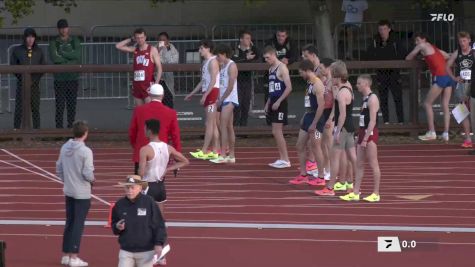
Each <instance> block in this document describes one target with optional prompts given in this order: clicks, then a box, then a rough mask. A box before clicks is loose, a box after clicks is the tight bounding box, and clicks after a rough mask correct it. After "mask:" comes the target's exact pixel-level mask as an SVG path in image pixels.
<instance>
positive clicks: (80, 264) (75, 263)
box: [69, 258, 89, 267]
mask: <svg viewBox="0 0 475 267" xmlns="http://www.w3.org/2000/svg"><path fill="white" fill-rule="evenodd" d="M69 266H70V267H85V266H89V264H88V263H87V262H85V261H83V260H81V259H80V258H71V259H70V260H69Z"/></svg>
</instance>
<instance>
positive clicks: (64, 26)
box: [56, 19, 69, 29]
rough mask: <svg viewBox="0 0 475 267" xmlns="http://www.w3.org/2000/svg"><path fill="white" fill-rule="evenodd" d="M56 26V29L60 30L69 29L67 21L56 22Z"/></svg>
mask: <svg viewBox="0 0 475 267" xmlns="http://www.w3.org/2000/svg"><path fill="white" fill-rule="evenodd" d="M56 26H57V27H58V29H62V28H67V27H69V26H68V21H67V20H65V19H60V20H58V23H57V24H56Z"/></svg>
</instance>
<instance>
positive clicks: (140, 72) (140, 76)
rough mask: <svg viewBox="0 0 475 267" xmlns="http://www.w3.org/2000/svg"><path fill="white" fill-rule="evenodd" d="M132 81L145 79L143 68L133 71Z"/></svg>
mask: <svg viewBox="0 0 475 267" xmlns="http://www.w3.org/2000/svg"><path fill="white" fill-rule="evenodd" d="M134 81H136V82H142V81H145V71H144V70H136V71H134Z"/></svg>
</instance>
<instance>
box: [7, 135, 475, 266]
mask: <svg viewBox="0 0 475 267" xmlns="http://www.w3.org/2000/svg"><path fill="white" fill-rule="evenodd" d="M58 149H59V148H55V149H8V150H1V151H0V169H1V171H0V189H1V191H0V224H2V226H1V228H0V239H2V240H5V241H6V242H7V253H6V258H7V266H8V267H24V266H31V265H32V264H34V266H36V267H43V266H45V267H46V266H48V267H49V266H59V258H60V248H61V238H62V226H61V224H62V223H63V220H64V196H63V195H62V185H61V183H60V182H58V181H57V180H56V179H55V178H54V168H55V167H54V166H55V165H54V163H55V160H56V158H57V155H58ZM93 150H94V159H95V165H96V178H97V182H96V184H95V186H94V189H93V193H94V195H95V199H94V200H93V204H92V207H91V210H90V212H89V216H88V226H87V227H86V230H85V234H84V238H83V243H82V250H81V256H82V257H83V258H84V259H85V260H87V261H88V262H89V263H90V266H116V265H117V253H118V245H117V239H116V237H115V236H113V235H112V234H111V231H110V229H105V228H104V227H103V226H102V225H103V224H104V221H105V219H106V218H107V214H108V209H109V207H108V204H107V203H108V202H112V201H115V200H116V199H117V198H118V197H119V196H121V194H122V190H121V189H120V188H116V187H112V185H114V184H116V183H117V182H118V181H120V180H122V179H123V177H124V176H125V175H126V174H130V171H131V170H132V169H133V168H132V164H131V162H130V150H129V149H124V148H114V149H111V148H108V149H106V148H94V149H93ZM290 155H291V156H292V157H291V161H292V163H294V165H296V161H297V158H296V152H295V151H293V150H291V151H290ZM275 156H276V152H275V151H274V149H272V148H239V149H238V152H237V159H238V163H237V164H235V165H211V164H212V163H208V162H205V161H198V160H192V162H191V165H190V166H188V167H187V168H185V169H183V170H181V171H180V172H179V175H178V177H177V178H173V177H172V176H170V177H169V178H168V179H167V192H168V199H169V201H168V203H167V205H166V214H165V216H166V218H167V221H168V222H169V228H168V229H169V241H170V244H171V246H172V252H171V253H170V255H169V257H168V262H169V264H168V266H172V267H173V266H211V267H212V266H227V267H242V266H272V267H276V266H297V267H306V266H309V267H310V266H312V267H313V266H330V267H333V266H342V267H343V266H431V267H434V266H457V267H459V266H473V261H472V260H471V259H470V256H469V255H470V254H469V253H470V252H472V253H473V252H474V251H475V203H474V202H475V198H474V194H473V193H472V192H473V189H474V188H475V179H474V178H475V177H474V176H475V174H474V172H475V164H474V163H475V157H472V156H468V155H466V150H462V149H459V148H458V147H457V146H456V145H437V144H426V145H398V146H394V145H387V146H381V147H380V155H379V159H380V166H381V171H382V176H383V178H382V189H381V195H382V198H383V199H382V202H380V203H364V202H358V203H346V202H342V201H339V200H338V199H337V198H336V197H326V198H318V197H316V196H314V195H313V191H314V190H315V189H316V188H318V187H309V186H306V185H302V186H290V185H288V184H287V181H288V179H289V178H291V177H293V176H295V175H296V174H297V172H296V170H295V167H292V168H291V169H286V170H274V169H271V168H269V167H267V163H269V162H273V161H274V160H275ZM371 189H372V177H371V176H370V175H369V174H368V176H367V177H366V178H365V180H364V182H363V189H362V192H363V195H367V194H370V193H371ZM378 236H399V238H400V240H401V241H402V240H408V241H411V240H415V241H416V242H417V246H416V248H414V249H403V251H402V252H401V253H378V252H377V244H376V241H377V237H378Z"/></svg>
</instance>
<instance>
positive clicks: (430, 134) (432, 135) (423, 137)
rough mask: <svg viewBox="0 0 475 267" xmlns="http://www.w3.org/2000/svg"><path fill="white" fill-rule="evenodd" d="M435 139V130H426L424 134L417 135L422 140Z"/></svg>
mask: <svg viewBox="0 0 475 267" xmlns="http://www.w3.org/2000/svg"><path fill="white" fill-rule="evenodd" d="M435 139H437V136H436V135H435V132H431V131H427V132H426V134H424V135H419V140H422V141H431V140H435Z"/></svg>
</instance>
